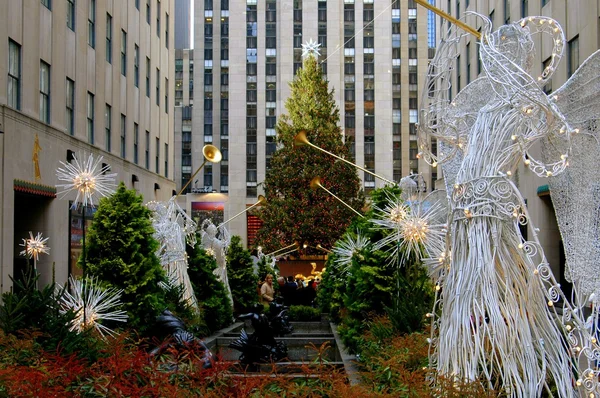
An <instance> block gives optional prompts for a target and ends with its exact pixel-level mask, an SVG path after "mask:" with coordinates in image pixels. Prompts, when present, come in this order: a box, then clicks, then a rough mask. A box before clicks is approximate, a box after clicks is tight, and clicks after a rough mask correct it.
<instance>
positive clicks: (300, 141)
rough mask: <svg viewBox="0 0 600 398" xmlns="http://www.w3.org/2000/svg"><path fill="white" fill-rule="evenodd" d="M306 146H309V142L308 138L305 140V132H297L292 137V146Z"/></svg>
mask: <svg viewBox="0 0 600 398" xmlns="http://www.w3.org/2000/svg"><path fill="white" fill-rule="evenodd" d="M308 144H310V142H309V141H308V138H306V132H305V131H301V132H299V133H298V134H296V136H295V137H294V146H302V145H308Z"/></svg>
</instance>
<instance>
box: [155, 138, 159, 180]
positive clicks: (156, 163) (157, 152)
mask: <svg viewBox="0 0 600 398" xmlns="http://www.w3.org/2000/svg"><path fill="white" fill-rule="evenodd" d="M159 155H160V138H157V139H156V158H155V159H154V168H155V170H156V174H158V173H159V170H160V167H159V166H160V165H159V163H158V158H159Z"/></svg>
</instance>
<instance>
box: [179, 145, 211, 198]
mask: <svg viewBox="0 0 600 398" xmlns="http://www.w3.org/2000/svg"><path fill="white" fill-rule="evenodd" d="M202 154H203V155H204V162H202V164H201V165H200V167H198V169H197V170H196V171H195V172H194V174H193V175H192V177H190V179H189V181H188V182H187V183H186V184H185V185H184V186H183V188H181V189H180V190H179V192H178V193H177V195H175V199H177V198H178V197H179V195H181V193H182V192H183V191H185V189H186V188H187V186H188V185H190V182H192V180H193V179H194V177H196V174H198V172H199V171H200V169H202V168H203V167H204V165H205V164H206V162H211V163H219V162H220V161H221V159H223V155H221V151H219V148H217V147H216V146H214V145H204V147H203V148H202Z"/></svg>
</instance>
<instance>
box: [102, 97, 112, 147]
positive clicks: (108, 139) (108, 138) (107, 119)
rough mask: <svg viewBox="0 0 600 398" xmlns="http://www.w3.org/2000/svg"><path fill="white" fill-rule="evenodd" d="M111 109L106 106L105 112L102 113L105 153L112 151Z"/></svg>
mask: <svg viewBox="0 0 600 398" xmlns="http://www.w3.org/2000/svg"><path fill="white" fill-rule="evenodd" d="M111 128H112V108H111V106H110V105H108V104H106V110H105V111H104V141H105V143H106V152H109V153H110V151H111V149H112V131H111Z"/></svg>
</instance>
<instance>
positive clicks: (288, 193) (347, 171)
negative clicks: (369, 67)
mask: <svg viewBox="0 0 600 398" xmlns="http://www.w3.org/2000/svg"><path fill="white" fill-rule="evenodd" d="M290 89H291V94H290V97H289V98H288V100H287V101H286V109H287V111H288V114H284V115H281V117H279V118H278V123H277V126H276V129H277V141H278V144H279V145H280V148H279V149H278V150H277V151H276V152H275V153H274V154H273V157H272V158H271V166H270V169H269V170H268V171H267V175H266V178H265V182H264V185H263V187H264V191H265V196H266V198H267V200H268V203H269V205H268V206H263V207H262V208H261V209H260V210H259V212H258V216H259V217H260V218H261V220H262V221H263V226H262V228H261V229H260V230H259V232H258V235H257V239H256V242H255V244H256V245H257V246H262V247H263V248H264V249H265V251H266V252H267V253H268V252H271V251H274V250H277V249H280V248H282V247H285V246H288V245H290V244H291V243H293V242H300V243H301V244H302V243H304V242H308V244H309V245H310V246H311V247H309V248H307V249H305V250H304V252H311V251H312V253H315V254H317V253H318V254H322V252H320V251H318V250H316V249H314V247H316V246H317V245H318V244H321V245H322V246H323V247H331V246H332V245H333V243H334V242H335V241H336V240H338V239H339V237H340V236H341V234H342V233H343V231H344V230H345V229H346V227H347V226H348V224H349V223H350V220H351V219H352V218H353V217H354V216H355V214H354V212H352V211H351V210H349V209H348V208H346V206H344V205H343V204H341V203H340V202H338V201H337V200H336V199H335V198H334V197H332V196H331V195H329V194H328V193H326V192H325V191H324V190H322V189H317V190H314V191H313V190H311V189H310V187H309V185H310V181H311V180H312V179H313V177H317V176H318V177H321V180H322V184H323V186H324V187H326V188H327V189H328V190H330V191H331V192H333V193H334V194H335V195H337V196H338V197H340V198H341V199H342V200H343V201H344V202H346V203H348V204H349V205H350V206H351V207H352V208H354V209H356V210H358V211H361V209H362V208H363V206H364V197H363V195H362V191H361V190H360V179H359V177H358V174H357V171H356V169H355V168H354V167H352V166H350V165H347V164H345V163H344V162H341V161H339V160H336V159H335V158H334V157H332V156H329V155H327V154H324V153H322V152H320V151H318V150H317V149H314V148H311V147H309V146H303V147H297V148H294V145H293V140H294V137H295V136H296V134H297V133H299V132H300V131H305V132H306V135H307V137H308V139H309V141H310V142H312V143H313V144H315V145H317V146H319V147H320V148H323V149H325V150H327V151H329V152H332V153H334V154H336V155H338V156H341V157H343V158H351V155H350V151H349V149H348V146H347V145H346V144H345V143H344V142H343V141H342V137H343V134H342V131H341V129H340V127H339V110H338V109H337V108H336V106H335V101H334V100H333V90H331V91H329V90H328V84H327V81H326V80H324V79H323V76H322V73H321V67H320V65H319V64H318V62H317V60H316V59H315V58H314V57H309V58H308V59H306V60H305V62H304V65H303V67H302V69H300V71H299V72H298V76H297V77H296V79H295V80H294V81H293V82H292V83H291V84H290Z"/></svg>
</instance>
